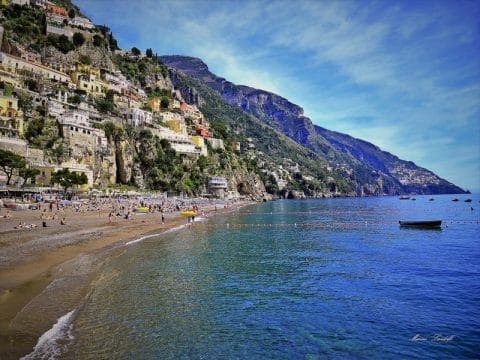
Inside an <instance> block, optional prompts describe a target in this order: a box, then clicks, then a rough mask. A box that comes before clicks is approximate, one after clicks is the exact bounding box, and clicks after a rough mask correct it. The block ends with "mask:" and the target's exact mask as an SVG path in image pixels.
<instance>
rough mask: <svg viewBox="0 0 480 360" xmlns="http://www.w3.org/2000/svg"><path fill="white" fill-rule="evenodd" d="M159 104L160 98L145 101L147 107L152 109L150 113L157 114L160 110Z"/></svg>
mask: <svg viewBox="0 0 480 360" xmlns="http://www.w3.org/2000/svg"><path fill="white" fill-rule="evenodd" d="M160 103H161V100H160V98H158V97H154V98H151V99H149V100H148V101H147V106H148V107H149V108H150V109H152V111H155V112H159V111H160V108H161V106H160Z"/></svg>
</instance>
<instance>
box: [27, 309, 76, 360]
mask: <svg viewBox="0 0 480 360" xmlns="http://www.w3.org/2000/svg"><path fill="white" fill-rule="evenodd" d="M74 313H75V310H72V311H70V312H69V313H67V314H65V315H63V316H61V317H60V318H58V320H57V322H56V323H55V325H53V326H52V328H51V329H49V330H48V331H46V332H45V333H44V334H43V335H42V336H40V338H39V339H38V342H37V345H35V347H34V348H33V351H32V352H31V353H30V354H28V355H25V356H24V357H22V358H21V359H20V360H33V359H55V358H57V357H59V356H60V355H61V354H62V353H63V351H64V350H65V348H66V346H67V344H68V343H70V342H71V341H72V340H73V335H72V325H73V323H72V321H73V318H74ZM65 340H68V341H65Z"/></svg>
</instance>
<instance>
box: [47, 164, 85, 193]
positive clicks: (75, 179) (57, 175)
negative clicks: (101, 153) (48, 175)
mask: <svg viewBox="0 0 480 360" xmlns="http://www.w3.org/2000/svg"><path fill="white" fill-rule="evenodd" d="M51 182H52V184H59V185H60V186H61V187H63V188H64V190H65V192H67V190H68V188H70V187H72V186H74V185H84V184H87V183H88V178H87V175H85V173H80V174H79V173H76V172H71V171H70V170H68V169H62V170H58V171H56V172H54V173H53V174H52V179H51Z"/></svg>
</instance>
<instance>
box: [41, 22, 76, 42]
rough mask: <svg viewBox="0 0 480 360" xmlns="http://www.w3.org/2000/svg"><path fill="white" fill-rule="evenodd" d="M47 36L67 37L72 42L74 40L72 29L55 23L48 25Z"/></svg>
mask: <svg viewBox="0 0 480 360" xmlns="http://www.w3.org/2000/svg"><path fill="white" fill-rule="evenodd" d="M47 34H55V35H65V36H66V37H67V38H69V39H70V40H72V38H73V31H72V29H71V28H69V27H68V26H65V25H64V24H58V23H55V22H49V23H47Z"/></svg>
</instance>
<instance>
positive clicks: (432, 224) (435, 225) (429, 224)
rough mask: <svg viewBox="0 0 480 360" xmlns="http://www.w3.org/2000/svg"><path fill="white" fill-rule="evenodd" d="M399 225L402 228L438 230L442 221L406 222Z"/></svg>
mask: <svg viewBox="0 0 480 360" xmlns="http://www.w3.org/2000/svg"><path fill="white" fill-rule="evenodd" d="M399 223H400V226H402V227H417V228H439V227H441V226H442V220H407V221H399Z"/></svg>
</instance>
